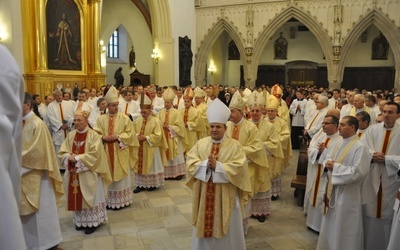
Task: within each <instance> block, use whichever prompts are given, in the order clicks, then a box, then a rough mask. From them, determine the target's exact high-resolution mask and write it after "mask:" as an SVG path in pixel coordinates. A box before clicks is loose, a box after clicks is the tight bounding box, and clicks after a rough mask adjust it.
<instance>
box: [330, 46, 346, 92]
mask: <svg viewBox="0 0 400 250" xmlns="http://www.w3.org/2000/svg"><path fill="white" fill-rule="evenodd" d="M341 49H342V47H341V46H332V55H333V64H331V65H332V67H331V68H330V69H328V72H329V73H328V82H329V88H340V87H341V84H342V81H343V73H342V72H344V70H340V68H339V67H340V65H343V64H339V60H340V54H341Z"/></svg>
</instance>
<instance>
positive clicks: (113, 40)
mask: <svg viewBox="0 0 400 250" xmlns="http://www.w3.org/2000/svg"><path fill="white" fill-rule="evenodd" d="M107 57H109V58H119V30H118V29H116V30H115V31H114V33H113V34H112V35H111V37H110V42H109V43H108V49H107Z"/></svg>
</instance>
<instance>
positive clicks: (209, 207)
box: [204, 143, 221, 238]
mask: <svg viewBox="0 0 400 250" xmlns="http://www.w3.org/2000/svg"><path fill="white" fill-rule="evenodd" d="M220 147H221V144H220V143H213V144H212V147H211V152H210V154H211V155H213V156H214V157H216V159H217V160H218V155H219V149H220ZM215 187H216V186H215V183H214V182H213V178H212V175H211V177H210V179H209V180H208V182H207V186H206V203H205V208H204V211H206V213H205V216H204V238H210V237H213V236H212V235H213V229H214V210H215Z"/></svg>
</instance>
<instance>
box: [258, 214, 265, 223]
mask: <svg viewBox="0 0 400 250" xmlns="http://www.w3.org/2000/svg"><path fill="white" fill-rule="evenodd" d="M257 220H258V221H259V222H264V221H265V215H261V216H257Z"/></svg>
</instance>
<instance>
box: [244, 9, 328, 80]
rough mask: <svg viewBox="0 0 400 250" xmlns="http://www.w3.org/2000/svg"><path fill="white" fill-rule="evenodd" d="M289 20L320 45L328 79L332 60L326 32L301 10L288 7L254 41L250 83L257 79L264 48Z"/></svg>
mask: <svg viewBox="0 0 400 250" xmlns="http://www.w3.org/2000/svg"><path fill="white" fill-rule="evenodd" d="M291 18H296V19H297V20H298V21H299V22H301V23H303V24H304V25H305V26H307V28H308V29H309V30H310V31H311V32H312V33H313V35H314V36H315V37H316V39H317V41H318V43H319V44H320V46H321V48H322V51H323V53H324V55H325V58H326V64H327V69H328V79H331V77H329V75H330V72H332V67H333V63H332V62H333V58H332V53H331V48H332V45H331V39H330V38H329V36H328V34H327V32H326V31H325V30H324V29H323V28H322V27H321V25H320V24H319V23H318V22H317V20H316V19H314V18H313V17H311V16H310V14H308V13H306V12H304V11H303V10H301V9H299V8H297V7H294V6H290V7H288V8H287V9H285V10H283V11H282V12H281V13H279V14H278V15H276V17H275V18H274V19H272V20H271V21H270V22H269V23H268V24H267V25H265V29H264V30H263V31H262V32H261V33H260V35H259V37H258V38H257V40H256V41H255V44H254V50H253V60H252V64H251V67H250V68H249V70H250V72H249V73H250V75H251V76H252V77H251V78H252V79H251V81H252V82H255V80H256V78H257V67H258V65H259V63H260V60H261V56H262V54H263V52H264V49H265V46H267V44H268V42H269V40H270V38H271V37H272V36H273V35H274V34H275V33H276V32H277V31H278V29H279V28H280V27H281V26H282V25H284V24H285V23H286V22H287V21H289V20H290V19H291Z"/></svg>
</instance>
